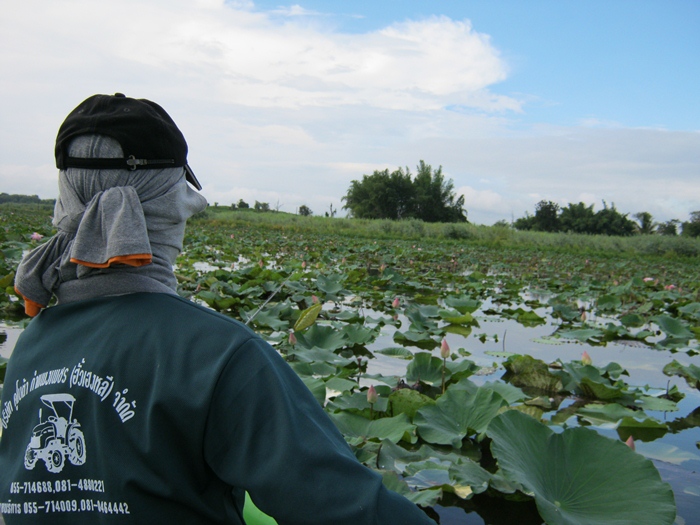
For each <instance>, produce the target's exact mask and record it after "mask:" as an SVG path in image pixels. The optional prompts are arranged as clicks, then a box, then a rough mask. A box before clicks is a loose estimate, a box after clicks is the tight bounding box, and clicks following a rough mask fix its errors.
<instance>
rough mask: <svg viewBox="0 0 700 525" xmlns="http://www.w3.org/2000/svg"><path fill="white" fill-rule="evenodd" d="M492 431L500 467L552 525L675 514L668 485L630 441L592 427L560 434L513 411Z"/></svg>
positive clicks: (652, 522)
mask: <svg viewBox="0 0 700 525" xmlns="http://www.w3.org/2000/svg"><path fill="white" fill-rule="evenodd" d="M487 433H488V435H489V436H490V437H491V438H492V440H493V441H492V443H491V451H492V452H493V455H494V457H495V458H496V459H497V461H498V465H499V466H500V468H501V470H502V471H503V472H504V473H505V475H506V476H507V477H508V478H509V479H512V480H513V481H516V482H518V483H521V484H522V485H523V486H524V487H525V488H526V489H528V490H529V491H532V492H533V493H534V495H535V502H536V503H537V508H538V510H539V513H540V515H541V516H542V518H543V519H544V520H545V521H546V522H547V523H548V524H549V525H608V524H610V523H634V524H635V525H671V524H672V523H673V521H674V519H675V516H676V506H675V503H674V497H673V492H672V490H671V487H670V485H668V484H667V483H663V482H662V481H661V477H660V476H659V473H658V471H657V470H656V468H655V467H654V465H653V464H652V463H651V461H649V460H647V459H645V458H644V457H642V456H641V455H639V454H636V453H635V452H633V451H632V450H631V449H630V448H629V447H627V446H626V445H625V444H624V443H621V442H618V441H613V440H611V439H609V438H606V437H603V436H601V435H599V434H597V433H596V432H594V431H593V430H590V429H587V428H573V429H571V428H570V429H566V430H564V432H562V433H561V434H555V433H554V432H552V430H551V429H550V428H548V427H547V426H546V425H543V424H542V423H540V422H538V421H536V420H535V419H533V418H531V417H530V416H527V415H524V414H521V413H519V412H517V411H514V410H509V411H506V412H504V413H503V414H501V415H499V416H497V417H496V418H494V419H493V421H491V424H490V425H489V428H488V431H487ZM611 473H614V474H612V475H611Z"/></svg>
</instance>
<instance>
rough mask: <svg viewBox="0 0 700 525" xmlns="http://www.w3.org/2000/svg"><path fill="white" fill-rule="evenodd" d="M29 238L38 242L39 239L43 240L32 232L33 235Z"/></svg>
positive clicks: (38, 234) (40, 235)
mask: <svg viewBox="0 0 700 525" xmlns="http://www.w3.org/2000/svg"><path fill="white" fill-rule="evenodd" d="M30 238H31V240H33V241H40V240H41V239H43V238H44V236H43V235H42V234H40V233H37V232H34V233H32V236H31V237H30Z"/></svg>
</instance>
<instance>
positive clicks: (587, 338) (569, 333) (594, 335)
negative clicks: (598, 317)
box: [557, 328, 605, 344]
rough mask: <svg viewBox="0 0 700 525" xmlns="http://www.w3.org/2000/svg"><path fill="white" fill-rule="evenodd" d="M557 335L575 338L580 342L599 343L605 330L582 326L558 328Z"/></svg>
mask: <svg viewBox="0 0 700 525" xmlns="http://www.w3.org/2000/svg"><path fill="white" fill-rule="evenodd" d="M557 335H558V336H559V337H563V338H564V339H575V340H576V341H579V342H581V343H589V344H599V343H600V340H601V338H602V337H603V336H604V335H605V332H604V331H603V330H600V329H598V328H582V329H581V330H558V331H557Z"/></svg>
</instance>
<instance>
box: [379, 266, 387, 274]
mask: <svg viewBox="0 0 700 525" xmlns="http://www.w3.org/2000/svg"><path fill="white" fill-rule="evenodd" d="M384 270H386V264H382V265H381V266H380V267H379V271H380V272H381V273H384Z"/></svg>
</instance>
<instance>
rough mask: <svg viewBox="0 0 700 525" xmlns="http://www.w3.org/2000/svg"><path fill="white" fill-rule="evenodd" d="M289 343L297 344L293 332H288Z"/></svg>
mask: <svg viewBox="0 0 700 525" xmlns="http://www.w3.org/2000/svg"><path fill="white" fill-rule="evenodd" d="M289 344H290V345H295V344H297V336H295V335H294V332H289Z"/></svg>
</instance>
